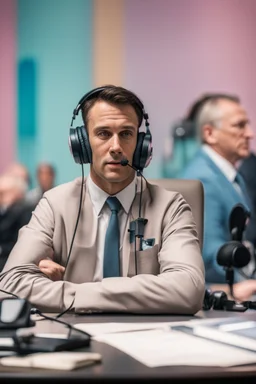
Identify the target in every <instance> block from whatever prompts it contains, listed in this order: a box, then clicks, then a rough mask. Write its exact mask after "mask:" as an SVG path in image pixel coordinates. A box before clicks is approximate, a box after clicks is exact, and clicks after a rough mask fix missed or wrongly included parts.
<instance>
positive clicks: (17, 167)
mask: <svg viewBox="0 0 256 384" xmlns="http://www.w3.org/2000/svg"><path fill="white" fill-rule="evenodd" d="M4 173H5V174H8V175H11V176H14V177H20V178H21V179H22V180H24V181H25V183H26V186H27V190H28V189H29V187H30V185H31V181H30V175H29V171H28V169H27V167H26V166H25V165H23V164H21V163H18V162H16V163H11V164H10V165H9V166H8V167H7V168H6V170H5V171H4Z"/></svg>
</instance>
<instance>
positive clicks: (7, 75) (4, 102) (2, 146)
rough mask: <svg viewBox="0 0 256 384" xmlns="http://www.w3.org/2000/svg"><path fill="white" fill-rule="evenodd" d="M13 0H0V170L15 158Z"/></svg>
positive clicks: (14, 3)
mask: <svg viewBox="0 0 256 384" xmlns="http://www.w3.org/2000/svg"><path fill="white" fill-rule="evenodd" d="M15 32H16V1H15V0H0V57H1V59H0V122H1V123H0V172H2V171H3V170H4V168H5V167H6V166H7V165H8V164H9V163H10V162H12V161H13V160H14V158H15V136H16V42H15V41H16V36H15Z"/></svg>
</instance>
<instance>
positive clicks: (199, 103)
mask: <svg viewBox="0 0 256 384" xmlns="http://www.w3.org/2000/svg"><path fill="white" fill-rule="evenodd" d="M223 96H224V97H225V95H223V94H222V93H206V94H203V95H202V96H201V97H200V98H198V99H197V100H195V101H194V103H193V104H192V105H191V106H190V109H189V111H188V113H187V115H186V116H185V118H183V119H182V120H181V121H179V122H178V123H176V124H175V126H174V127H173V137H174V138H177V139H179V138H181V139H183V138H187V137H196V135H197V127H196V120H197V116H198V114H199V112H200V110H201V108H202V107H203V106H204V104H205V103H206V102H207V101H208V100H216V99H219V98H221V97H223Z"/></svg>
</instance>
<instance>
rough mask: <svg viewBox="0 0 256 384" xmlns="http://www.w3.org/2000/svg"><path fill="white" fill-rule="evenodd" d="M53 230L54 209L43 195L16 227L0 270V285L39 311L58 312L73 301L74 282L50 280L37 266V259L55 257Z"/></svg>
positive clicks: (0, 287) (38, 260)
mask: <svg viewBox="0 0 256 384" xmlns="http://www.w3.org/2000/svg"><path fill="white" fill-rule="evenodd" d="M53 232H54V214H53V210H52V208H51V206H50V204H49V203H48V200H47V199H46V198H44V199H42V200H41V201H40V203H39V205H38V206H37V208H36V209H35V211H34V212H33V213H32V217H31V220H30V221H29V223H28V224H27V225H25V226H23V227H22V228H21V229H20V231H19V236H18V241H17V242H16V244H15V246H14V247H13V249H12V251H11V253H10V255H9V257H8V260H7V262H6V264H5V266H4V269H3V271H2V273H1V274H0V289H3V290H5V291H7V292H11V293H13V294H15V295H17V296H19V297H21V298H26V299H27V300H29V301H30V302H31V304H32V305H34V306H36V307H37V308H38V309H40V310H42V311H48V312H61V311H62V310H65V309H67V308H69V307H70V306H71V304H72V302H73V301H74V297H75V290H76V284H73V283H70V282H63V281H57V282H53V281H52V280H50V279H49V278H48V277H47V276H46V275H44V274H43V273H42V272H41V271H40V269H39V267H38V264H39V262H40V260H42V259H44V258H46V257H49V258H52V259H54V252H53V241H52V239H53ZM54 261H56V260H54Z"/></svg>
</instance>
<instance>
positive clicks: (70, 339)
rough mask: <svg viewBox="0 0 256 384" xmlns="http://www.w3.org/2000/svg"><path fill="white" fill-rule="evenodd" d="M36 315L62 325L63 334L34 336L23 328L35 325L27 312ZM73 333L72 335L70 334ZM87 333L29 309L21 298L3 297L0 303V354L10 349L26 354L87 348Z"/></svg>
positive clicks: (88, 340)
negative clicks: (66, 329)
mask: <svg viewBox="0 0 256 384" xmlns="http://www.w3.org/2000/svg"><path fill="white" fill-rule="evenodd" d="M33 313H34V314H39V315H40V316H42V317H43V318H45V319H47V320H50V321H55V322H58V323H60V324H63V325H65V326H66V327H68V329H69V333H68V335H67V336H66V337H65V336H64V337H63V338H62V337H44V336H36V335H35V334H34V333H33V332H32V331H31V332H28V330H26V328H30V327H33V326H35V321H33V320H32V319H31V314H33ZM72 333H73V334H72ZM90 339H91V336H90V335H89V334H88V333H87V332H84V331H81V330H79V329H76V328H75V327H73V326H72V325H70V324H68V323H66V322H64V321H62V320H59V319H56V318H55V317H51V316H47V315H44V314H43V313H42V312H40V311H39V310H37V309H35V308H32V306H31V304H30V303H29V302H28V301H27V300H25V299H18V298H17V299H16V298H14V299H3V300H2V301H1V302H0V354H1V351H10V352H13V353H16V354H29V353H35V352H55V351H70V350H74V349H78V348H84V347H88V346H89V345H90Z"/></svg>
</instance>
